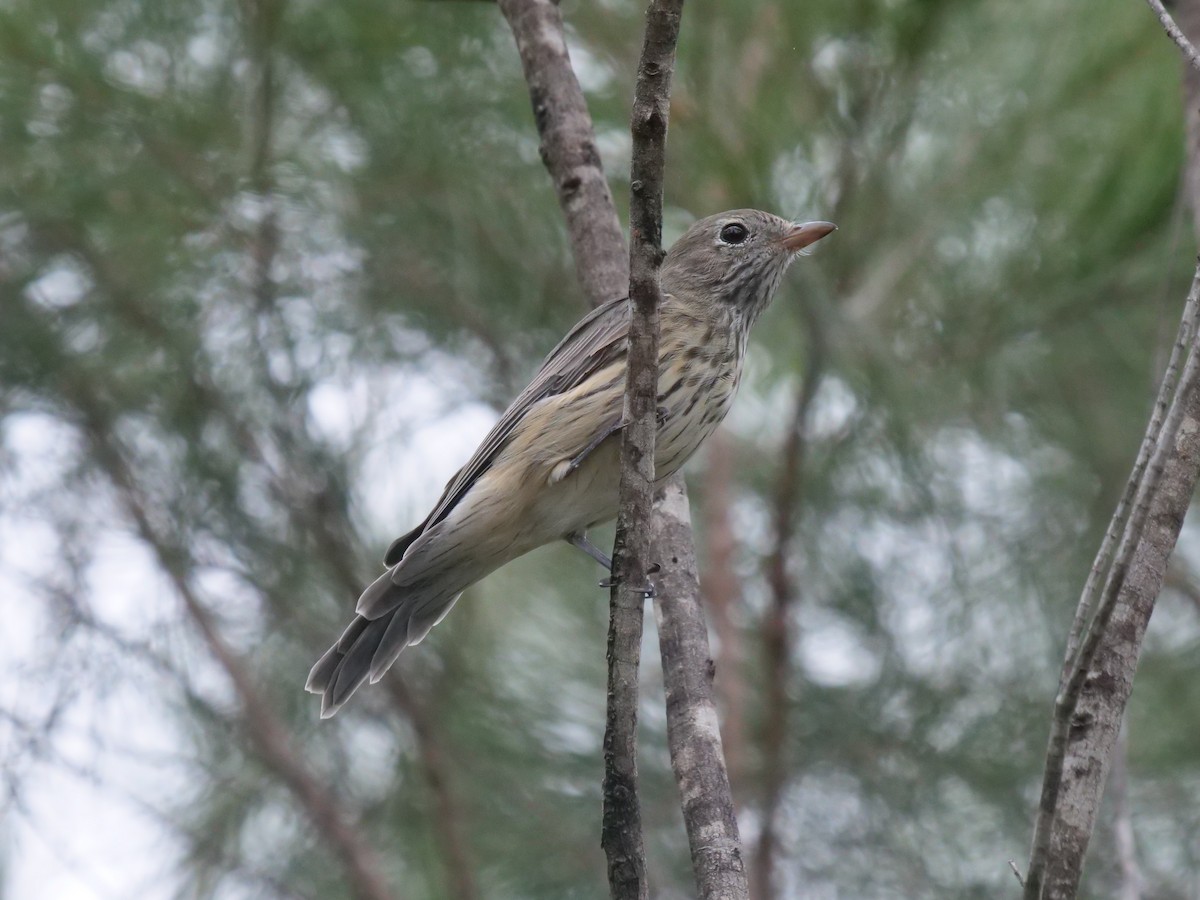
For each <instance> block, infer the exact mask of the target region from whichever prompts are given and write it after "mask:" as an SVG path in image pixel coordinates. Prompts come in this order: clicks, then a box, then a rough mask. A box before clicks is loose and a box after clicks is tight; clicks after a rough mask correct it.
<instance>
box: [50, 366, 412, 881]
mask: <svg viewBox="0 0 1200 900" xmlns="http://www.w3.org/2000/svg"><path fill="white" fill-rule="evenodd" d="M70 393H71V394H72V395H73V396H72V399H73V400H74V401H75V403H76V407H77V409H78V410H79V412H80V414H81V415H82V417H83V427H84V432H85V434H86V436H87V438H88V440H89V442H90V443H91V444H92V447H93V450H94V453H95V457H96V459H97V460H98V462H99V463H100V465H101V466H102V467H103V469H104V471H105V473H106V474H107V475H108V477H109V479H110V481H111V482H112V484H113V486H114V487H115V488H116V489H117V492H118V496H119V497H120V499H121V502H122V503H123V505H124V506H125V509H126V511H127V512H128V514H129V516H130V518H131V519H132V520H133V523H134V525H135V527H136V529H137V532H138V535H139V536H140V537H141V538H142V540H143V541H145V542H146V544H147V546H148V547H149V548H150V549H151V550H152V551H153V552H154V554H155V557H156V559H157V561H158V563H159V565H160V566H161V568H162V570H163V571H164V572H165V573H166V575H167V577H168V578H169V579H170V581H171V584H172V586H173V587H174V588H175V590H176V593H177V594H178V595H179V597H180V599H181V600H182V601H183V603H184V608H185V609H186V610H187V612H188V614H189V615H190V616H191V618H192V620H193V622H194V623H195V624H196V626H197V628H198V629H199V631H200V633H201V635H202V636H203V638H204V641H205V643H206V644H207V645H208V648H209V651H210V652H211V653H212V654H213V656H214V657H216V659H217V661H218V662H219V663H220V665H221V668H222V669H224V671H225V673H226V675H227V676H228V677H229V679H230V682H231V683H232V684H233V687H234V690H235V692H236V693H237V696H238V700H239V702H240V704H241V719H242V724H243V727H244V729H245V731H246V733H247V735H248V736H249V737H250V739H251V741H252V742H253V744H254V746H255V747H256V748H257V750H258V752H259V754H260V755H261V756H262V758H263V759H264V761H265V762H267V763H268V764H269V765H270V766H271V768H272V769H273V771H274V772H275V773H276V774H277V775H278V776H279V778H280V780H281V781H282V782H283V783H284V784H285V785H286V786H287V787H288V788H289V790H291V792H292V794H293V796H294V797H295V798H296V800H297V801H298V803H299V805H300V807H301V808H302V809H303V810H304V811H305V813H306V814H307V816H308V819H309V821H310V822H311V824H312V825H313V827H314V828H315V830H316V831H317V832H318V833H319V834H320V835H321V836H322V837H323V838H324V839H326V840H327V841H329V843H330V845H331V849H332V850H333V852H334V853H336V854H337V856H338V857H339V858H340V859H341V861H342V864H343V865H344V866H345V868H346V873H347V875H348V876H349V880H350V884H351V886H352V888H353V890H354V892H355V894H356V895H357V896H359V897H361V898H364V900H392V898H393V895H392V893H391V892H390V890H389V889H388V888H387V887H386V885H385V882H384V879H383V876H382V867H381V866H380V864H379V861H378V860H377V858H376V856H375V854H374V852H373V851H372V849H371V848H370V847H369V846H368V844H367V842H366V840H365V838H364V837H363V836H362V835H361V834H360V833H359V831H358V830H357V829H356V828H355V827H354V826H353V825H352V824H351V823H350V822H349V821H348V820H347V818H346V817H345V815H344V813H343V810H342V809H341V806H340V804H339V803H338V801H337V799H336V797H335V796H334V794H333V793H332V792H331V791H330V790H329V788H328V787H327V786H326V785H324V784H322V783H321V782H319V781H318V780H317V779H316V778H315V777H314V776H313V775H312V773H311V772H310V771H309V770H308V767H307V766H306V765H305V763H304V762H303V760H302V759H301V758H300V757H299V756H298V755H297V754H296V752H295V749H294V747H293V746H292V738H291V735H290V734H289V733H288V731H287V728H286V726H285V725H284V724H283V723H282V722H281V721H280V719H279V718H278V717H277V716H276V715H275V713H274V712H273V711H272V709H271V707H270V704H268V703H267V701H266V699H265V698H264V697H263V696H262V695H261V694H260V693H259V692H258V688H257V686H256V685H255V684H254V680H253V678H252V677H251V676H250V673H249V671H248V670H247V669H246V668H245V666H244V664H243V662H242V660H241V659H240V658H238V657H237V655H236V654H234V652H233V651H232V650H231V649H230V648H229V647H228V646H227V645H226V644H225V642H224V640H223V639H222V638H221V635H220V633H219V632H218V630H217V628H216V625H215V624H214V623H213V621H212V617H211V616H210V615H209V613H208V611H207V609H205V607H204V606H203V604H202V603H201V602H200V600H199V598H198V597H197V596H196V594H195V592H194V591H193V590H192V586H191V582H190V580H189V577H188V560H187V557H186V554H185V551H183V550H181V549H180V548H178V547H174V546H172V545H171V543H170V542H169V541H168V540H167V539H165V538H164V537H163V536H162V535H160V534H159V533H158V531H157V529H156V528H155V527H154V525H153V523H152V522H151V517H150V514H149V512H148V510H147V507H146V504H145V501H144V500H143V498H142V495H141V491H140V490H139V489H138V487H137V483H136V480H135V478H134V475H133V472H132V470H131V468H130V466H129V464H128V461H127V459H126V457H125V454H124V453H123V452H122V450H121V448H120V447H119V445H118V443H117V441H116V439H115V437H114V435H113V434H112V431H111V429H110V427H109V425H108V421H107V416H106V415H105V413H104V411H103V409H102V408H101V407H100V405H99V404H98V403H97V402H96V398H95V397H94V396H93V395H92V393H91V391H90V389H89V387H88V386H87V385H85V384H83V383H81V382H80V381H79V380H78V379H72V384H71V385H70Z"/></svg>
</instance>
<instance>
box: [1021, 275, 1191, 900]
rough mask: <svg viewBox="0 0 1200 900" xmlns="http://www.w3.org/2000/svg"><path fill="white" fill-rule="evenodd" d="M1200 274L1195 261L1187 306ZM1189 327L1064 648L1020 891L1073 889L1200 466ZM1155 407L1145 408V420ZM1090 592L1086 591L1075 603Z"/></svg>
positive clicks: (1040, 893)
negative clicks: (1102, 574)
mask: <svg viewBox="0 0 1200 900" xmlns="http://www.w3.org/2000/svg"><path fill="white" fill-rule="evenodd" d="M1197 283H1200V267H1198V268H1197V273H1196V281H1194V282H1193V291H1192V294H1191V296H1189V300H1188V304H1187V306H1188V307H1189V308H1190V307H1192V306H1193V305H1194V302H1195V301H1194V296H1195V293H1196V289H1195V286H1196V284H1197ZM1191 330H1192V329H1191V326H1190V322H1189V315H1188V313H1187V312H1185V314H1184V316H1183V321H1182V322H1181V323H1180V335H1179V341H1181V342H1182V341H1185V340H1187V341H1188V343H1189V344H1190V355H1189V358H1188V362H1187V366H1186V367H1185V369H1184V372H1183V377H1182V378H1181V379H1180V383H1179V389H1178V391H1177V392H1175V396H1174V398H1173V399H1170V409H1169V411H1168V413H1167V416H1166V420H1165V422H1164V423H1163V425H1162V430H1161V434H1160V435H1159V439H1158V441H1157V445H1156V446H1155V448H1154V452H1153V454H1152V456H1151V457H1150V459H1149V462H1148V464H1147V465H1146V467H1145V472H1144V477H1143V478H1142V480H1141V484H1140V485H1139V486H1138V490H1137V492H1136V496H1137V499H1136V501H1135V504H1134V506H1133V511H1132V514H1131V515H1130V517H1129V521H1128V523H1127V525H1126V527H1125V533H1124V536H1123V538H1122V540H1121V545H1120V547H1119V548H1118V550H1117V554H1116V558H1115V559H1114V560H1113V563H1112V567H1111V569H1110V571H1109V575H1108V578H1107V580H1106V583H1105V586H1104V591H1103V593H1102V595H1101V596H1100V600H1099V604H1098V608H1097V609H1096V612H1095V615H1094V616H1093V617H1092V618H1091V621H1090V623H1089V624H1088V626H1087V628H1086V629H1085V630H1084V632H1083V636H1082V641H1081V642H1080V645H1079V648H1078V651H1077V652H1076V653H1073V654H1071V655H1070V656H1069V657H1068V659H1069V661H1068V670H1069V677H1067V678H1065V679H1064V680H1063V682H1062V684H1061V686H1060V689H1059V693H1058V697H1057V698H1056V700H1055V704H1054V717H1053V720H1052V724H1051V731H1050V741H1049V747H1048V749H1047V752H1046V770H1045V775H1044V777H1043V782H1042V794H1041V801H1040V803H1039V809H1038V819H1037V824H1036V827H1035V829H1034V838H1033V848H1032V851H1031V853H1030V861H1029V869H1028V873H1027V875H1026V878H1025V898H1026V900H1042V898H1043V897H1045V898H1051V900H1068V898H1073V897H1075V896H1076V893H1077V891H1078V886H1079V878H1080V876H1081V874H1082V871H1083V861H1084V857H1085V855H1086V853H1087V846H1088V842H1089V841H1090V839H1091V834H1092V830H1093V829H1094V828H1095V822H1096V815H1097V813H1098V812H1099V806H1100V796H1101V793H1102V791H1103V787H1104V776H1105V773H1106V771H1107V768H1108V763H1109V760H1110V759H1111V756H1112V751H1113V746H1114V744H1115V743H1116V738H1117V733H1118V730H1119V728H1120V722H1121V717H1122V715H1123V714H1124V711H1125V704H1126V702H1127V701H1128V699H1129V693H1130V691H1131V690H1132V688H1133V675H1134V672H1135V670H1136V668H1137V661H1138V655H1139V653H1140V651H1141V644H1142V638H1143V636H1144V634H1145V630H1146V626H1147V625H1148V624H1149V620H1150V614H1151V613H1152V612H1153V610H1154V603H1155V600H1156V599H1157V598H1158V594H1159V591H1160V590H1161V588H1162V582H1163V578H1164V576H1165V574H1166V568H1167V561H1168V559H1169V557H1170V554H1171V551H1172V550H1173V549H1174V547H1175V541H1176V540H1177V539H1178V537H1179V531H1180V529H1181V528H1182V527H1183V518H1184V515H1185V514H1186V513H1187V510H1188V507H1189V505H1190V503H1191V497H1192V492H1193V491H1194V489H1195V485H1196V478H1197V475H1198V474H1200V349H1198V348H1197V346H1196V340H1195V335H1194V333H1193V334H1191V335H1189V331H1191ZM1189 338H1190V339H1189ZM1168 387H1169V379H1167V378H1165V377H1164V382H1163V390H1162V391H1160V397H1159V400H1158V401H1157V403H1158V404H1162V403H1164V402H1166V401H1167V400H1168V399H1169V398H1168V397H1166V396H1164V395H1163V394H1164V392H1165V391H1166V389H1167V388H1168ZM1156 416H1157V412H1156V413H1155V414H1152V416H1151V423H1150V426H1149V427H1150V428H1151V429H1153V428H1154V426H1155V418H1156ZM1135 465H1136V464H1135ZM1087 600H1088V598H1087V596H1086V592H1085V596H1084V597H1083V598H1082V599H1081V604H1082V603H1084V602H1086V601H1087Z"/></svg>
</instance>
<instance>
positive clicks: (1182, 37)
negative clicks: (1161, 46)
mask: <svg viewBox="0 0 1200 900" xmlns="http://www.w3.org/2000/svg"><path fill="white" fill-rule="evenodd" d="M1146 3H1148V4H1149V6H1150V8H1151V9H1152V10H1154V14H1155V15H1156V16H1158V21H1159V22H1161V23H1162V27H1163V29H1164V30H1165V31H1166V32H1167V37H1169V38H1170V39H1171V40H1173V41H1174V42H1175V46H1176V47H1178V48H1179V49H1180V51H1181V52H1182V53H1183V56H1184V58H1185V59H1186V60H1187V61H1188V63H1189V64H1190V65H1191V67H1192V68H1193V69H1195V70H1196V71H1197V72H1200V51H1198V50H1197V49H1196V48H1195V46H1194V45H1193V44H1192V42H1191V41H1189V40H1188V39H1187V35H1186V34H1184V33H1183V30H1182V29H1181V28H1180V27H1179V26H1178V25H1176V24H1175V20H1174V19H1173V18H1171V14H1170V13H1169V12H1167V8H1166V7H1165V6H1163V5H1162V2H1161V0H1146Z"/></svg>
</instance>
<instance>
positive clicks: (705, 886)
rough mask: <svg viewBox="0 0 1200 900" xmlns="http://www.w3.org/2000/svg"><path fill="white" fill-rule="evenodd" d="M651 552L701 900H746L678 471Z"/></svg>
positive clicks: (657, 519) (662, 499) (660, 498)
mask: <svg viewBox="0 0 1200 900" xmlns="http://www.w3.org/2000/svg"><path fill="white" fill-rule="evenodd" d="M654 511H655V516H654V523H653V524H654V546H655V547H656V548H658V551H659V554H660V556H661V557H662V560H663V566H664V570H663V574H662V575H661V576H659V578H658V581H657V583H656V585H655V586H656V587H657V588H658V591H657V593H656V594H655V600H654V612H655V617H656V619H657V621H658V643H659V650H660V653H661V655H662V662H663V686H664V687H665V689H666V694H667V743H668V745H669V746H670V750H671V768H672V769H673V770H674V772H675V782H676V784H678V785H679V794H680V797H681V800H682V804H683V824H684V826H685V827H686V828H687V835H688V845H689V847H690V848H691V854H692V872H693V874H694V875H695V878H696V896H697V897H698V898H699V900H746V898H747V897H749V895H750V889H749V886H748V885H747V882H746V866H745V861H744V860H743V859H742V840H741V836H740V835H739V834H738V825H737V817H736V816H735V814H734V808H733V793H732V791H731V790H730V788H729V774H728V772H726V770H725V755H724V752H723V750H722V746H721V730H720V728H719V725H718V720H717V704H716V700H715V698H714V696H713V685H712V679H713V663H712V656H711V653H710V651H709V647H708V626H707V625H706V624H705V621H704V610H703V609H702V607H701V606H700V582H699V579H698V577H697V575H696V554H695V551H694V550H693V549H692V520H691V512H690V510H689V509H688V498H687V491H686V489H685V488H684V484H683V478H682V477H681V476H680V475H679V474H678V473H676V474H675V475H674V476H672V477H671V478H670V479H668V481H667V482H666V484H665V485H663V486H661V487H660V488H659V490H658V492H657V494H656V497H655V510H654Z"/></svg>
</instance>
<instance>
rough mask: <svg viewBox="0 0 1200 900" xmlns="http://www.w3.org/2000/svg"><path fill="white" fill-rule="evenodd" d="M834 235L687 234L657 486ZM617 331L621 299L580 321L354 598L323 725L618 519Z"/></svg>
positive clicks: (802, 231)
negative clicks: (469, 608)
mask: <svg viewBox="0 0 1200 900" xmlns="http://www.w3.org/2000/svg"><path fill="white" fill-rule="evenodd" d="M833 230H834V226H833V225H831V224H829V223H828V222H810V223H807V224H804V225H797V224H793V223H791V222H788V221H786V220H785V219H781V218H779V217H778V216H773V215H771V214H770V213H765V212H759V211H758V210H750V209H742V210H733V211H731V212H726V213H721V214H720V215H716V216H710V217H709V218H707V219H702V220H700V221H699V222H697V223H695V224H694V225H693V226H692V227H691V228H689V229H688V230H687V232H686V233H684V235H683V237H681V238H680V239H679V240H678V241H677V242H676V243H675V245H674V246H673V247H672V248H671V250H670V252H668V253H667V256H666V259H665V260H664V261H663V266H662V271H661V274H660V280H661V285H662V293H663V305H662V307H661V309H660V318H659V328H660V340H659V382H658V405H659V428H658V434H657V438H656V452H655V476H656V478H659V479H663V478H667V477H669V476H670V475H673V474H674V473H675V472H676V471H678V469H679V467H680V466H682V465H683V464H684V462H686V461H687V459H688V458H689V457H690V456H691V455H692V454H693V453H694V452H695V451H696V448H697V447H699V446H700V444H701V443H702V442H703V441H704V439H705V438H706V437H708V436H709V435H710V434H711V433H712V432H713V430H714V429H715V428H716V427H717V425H718V424H720V422H721V420H722V419H723V418H724V417H725V414H726V412H728V410H729V405H730V403H731V402H732V400H733V396H734V393H735V391H736V390H737V385H738V379H739V378H740V376H741V370H742V359H743V357H744V355H745V349H746V338H747V335H748V333H749V330H750V327H751V326H752V325H753V324H754V322H755V321H756V320H757V319H758V316H759V314H760V313H761V312H762V311H763V310H764V309H765V308H766V307H767V305H768V304H769V303H770V302H771V297H772V296H773V295H774V293H775V289H776V288H777V287H778V286H779V281H780V279H781V278H782V277H783V273H784V271H785V270H786V269H787V267H788V265H789V264H790V263H791V261H792V260H793V259H794V258H795V256H796V254H797V253H798V252H799V251H800V250H801V249H802V248H804V247H807V246H808V245H809V244H811V243H813V242H814V241H817V240H820V239H821V238H822V237H824V236H825V235H827V234H829V233H830V232H831V231H833ZM628 331H629V302H628V300H627V299H624V298H622V299H618V300H613V301H610V302H609V303H606V304H604V305H603V306H600V307H598V308H597V309H595V310H594V311H592V312H591V313H590V314H589V315H587V316H585V317H584V318H583V319H582V320H581V321H580V322H579V324H577V325H576V326H575V327H574V328H573V329H572V330H571V331H570V333H569V334H568V335H567V336H566V337H565V338H563V340H562V341H561V342H560V343H559V345H558V346H557V347H555V348H554V349H553V350H552V351H550V355H549V356H547V357H546V359H545V360H544V361H543V362H542V366H541V368H540V369H539V370H538V372H537V374H536V375H535V376H534V378H533V380H532V381H531V382H530V383H529V386H528V387H526V388H525V390H524V391H522V392H521V394H520V395H519V396H518V397H517V398H516V400H514V401H513V402H512V405H511V406H509V408H508V409H507V410H506V411H505V412H504V415H503V416H501V418H500V421H499V422H497V423H496V426H495V427H494V428H493V429H492V430H491V431H490V432H489V433H488V435H487V437H485V438H484V440H483V443H482V444H481V445H480V446H479V449H477V450H476V451H475V454H474V455H473V456H472V457H471V459H470V460H469V461H468V462H467V464H466V465H465V466H463V468H462V469H460V470H459V472H458V473H457V474H456V475H455V476H454V478H452V479H451V480H450V483H449V484H448V485H447V486H446V490H445V491H444V492H443V494H442V497H441V499H440V500H438V502H437V504H436V505H435V506H434V508H433V511H432V512H430V514H429V515H428V516H427V517H426V519H425V521H424V522H422V523H421V524H420V525H418V526H417V527H416V528H414V529H413V530H412V531H410V532H409V533H408V534H406V535H404V536H403V537H400V538H398V539H396V540H395V541H393V542H392V545H391V546H390V547H389V548H388V550H387V553H386V555H385V556H384V563H385V564H386V565H387V566H388V567H389V568H388V570H387V571H386V572H384V573H383V574H382V575H381V576H380V577H379V578H378V579H376V580H375V581H374V582H372V583H371V584H370V585H369V586H368V587H367V589H366V590H365V591H363V593H362V596H361V597H359V599H358V605H357V608H356V612H357V613H358V615H357V616H356V617H355V619H354V621H353V622H351V623H350V626H349V627H348V628H347V629H346V631H345V632H344V633H343V634H342V636H341V638H339V639H338V641H337V643H336V644H334V645H333V646H332V647H331V648H330V649H329V651H328V652H327V653H326V654H325V655H324V656H322V657H321V659H320V660H319V661H318V662H317V664H316V665H315V666H313V669H312V671H311V672H310V673H309V676H308V683H307V685H306V687H307V689H308V690H309V691H312V692H313V693H318V694H321V695H322V704H321V716H322V717H323V718H325V717H328V716H331V715H333V714H334V713H335V712H337V711H338V709H340V708H341V706H342V705H343V704H344V703H345V702H346V700H347V699H348V698H349V697H350V695H351V694H352V693H353V692H354V691H355V690H356V689H357V688H358V686H359V685H360V684H362V683H363V681H365V680H366V679H367V678H370V679H371V681H372V682H375V681H378V680H379V679H380V678H381V677H382V676H383V673H384V672H386V671H387V669H388V667H389V666H391V664H392V663H393V662H395V660H396V657H397V656H399V655H400V652H401V651H402V650H403V649H404V648H405V647H407V646H409V645H411V644H416V643H418V642H419V641H420V640H421V639H422V638H424V637H425V635H426V634H428V633H429V629H430V628H432V627H433V626H434V625H436V624H437V623H438V622H439V621H441V619H442V617H443V616H445V615H446V613H447V612H449V611H450V608H451V607H452V606H453V605H454V601H455V600H457V599H458V596H459V594H461V593H462V591H463V590H464V589H466V588H467V587H469V586H470V585H472V584H474V583H475V582H476V581H478V580H480V579H481V578H483V577H484V576H486V575H487V574H488V573H490V572H492V571H494V570H495V569H497V568H499V567H500V566H502V565H504V563H506V562H509V561H511V560H513V559H516V558H517V557H518V556H521V555H523V554H525V553H528V552H529V551H530V550H533V549H534V548H536V547H540V546H541V545H543V544H547V543H549V542H551V541H554V540H562V539H567V540H572V542H574V543H582V544H583V545H584V546H588V545H586V542H583V541H580V539H581V538H582V537H583V535H584V534H585V533H586V531H587V529H588V528H590V527H591V526H593V525H596V524H598V523H600V522H604V521H607V520H609V519H611V518H613V517H614V516H615V515H616V511H617V488H618V453H619V446H620V438H619V431H620V424H621V412H622V405H623V398H624V391H625V353H626V348H627V344H628ZM593 549H594V548H593ZM597 555H601V554H598V553H597Z"/></svg>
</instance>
